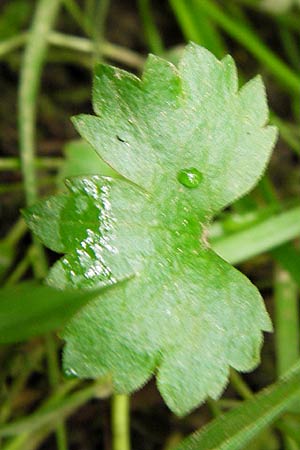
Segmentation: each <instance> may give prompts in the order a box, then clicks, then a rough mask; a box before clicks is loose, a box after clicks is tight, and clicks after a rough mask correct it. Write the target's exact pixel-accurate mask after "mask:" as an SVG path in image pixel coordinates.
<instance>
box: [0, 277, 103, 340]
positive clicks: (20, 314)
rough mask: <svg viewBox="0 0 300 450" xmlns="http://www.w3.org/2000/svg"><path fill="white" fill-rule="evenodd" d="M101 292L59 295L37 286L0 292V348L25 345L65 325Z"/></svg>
mask: <svg viewBox="0 0 300 450" xmlns="http://www.w3.org/2000/svg"><path fill="white" fill-rule="evenodd" d="M97 295H99V291H96V292H92V291H88V292H87V291H81V292H80V291H78V290H76V291H74V290H73V291H70V290H69V291H60V290H57V289H54V288H53V287H49V286H44V285H39V284H38V283H37V282H24V283H21V284H19V285H17V286H10V287H5V288H2V289H1V290H0V344H8V343H12V342H20V341H24V340H26V339H28V338H30V337H33V336H37V335H39V334H43V333H46V332H49V331H53V330H57V329H58V328H60V327H62V326H63V325H65V323H66V322H67V320H68V319H70V317H72V316H73V315H74V314H75V313H76V312H77V311H78V310H79V309H80V308H82V307H83V306H84V305H86V303H87V302H88V301H89V300H91V299H92V298H93V297H95V296H97Z"/></svg>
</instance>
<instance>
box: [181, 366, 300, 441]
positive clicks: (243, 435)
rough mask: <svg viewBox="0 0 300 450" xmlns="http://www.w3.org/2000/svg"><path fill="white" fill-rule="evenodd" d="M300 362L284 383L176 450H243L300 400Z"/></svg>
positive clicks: (227, 414) (217, 420)
mask: <svg viewBox="0 0 300 450" xmlns="http://www.w3.org/2000/svg"><path fill="white" fill-rule="evenodd" d="M299 376H300V362H298V363H297V364H296V365H295V366H294V367H293V369H291V370H290V371H289V372H288V373H287V375H286V376H285V377H283V378H282V380H280V381H278V382H277V383H275V384H273V385H272V386H270V387H269V388H267V389H265V390H263V391H262V392H261V393H259V394H257V395H255V396H254V397H253V398H251V399H250V400H247V401H245V402H243V404H242V405H241V406H239V407H237V408H234V409H233V410H231V411H230V412H228V413H226V414H224V415H221V416H219V417H218V418H217V419H215V420H213V421H212V422H210V423H209V424H208V425H206V426H205V427H204V428H202V429H201V430H200V431H198V432H196V433H194V434H192V435H191V436H190V437H188V438H187V439H185V440H184V441H183V442H182V443H181V444H180V445H179V446H178V447H176V450H199V449H201V450H239V449H244V448H245V445H247V444H248V443H249V442H250V441H251V439H253V438H254V437H256V436H257V435H258V434H259V433H260V432H261V431H262V430H263V429H265V428H266V427H267V426H268V425H270V424H271V423H272V422H274V421H275V420H276V419H278V418H279V417H280V416H281V415H282V413H284V412H285V411H287V410H288V409H289V408H290V407H291V406H292V405H293V404H294V403H295V401H296V402H297V399H298V400H299V396H300V384H299Z"/></svg>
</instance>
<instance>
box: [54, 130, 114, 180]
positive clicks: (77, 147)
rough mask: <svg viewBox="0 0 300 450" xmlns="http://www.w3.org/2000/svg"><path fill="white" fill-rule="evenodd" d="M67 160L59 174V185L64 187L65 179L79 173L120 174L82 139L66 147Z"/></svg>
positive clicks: (112, 175)
mask: <svg viewBox="0 0 300 450" xmlns="http://www.w3.org/2000/svg"><path fill="white" fill-rule="evenodd" d="M64 155H65V161H64V164H63V165H62V168H61V170H60V171H59V174H58V185H59V187H64V180H65V178H68V177H74V176H77V175H106V176H111V177H117V178H118V177H119V175H118V174H117V173H116V172H115V171H114V170H113V169H112V168H111V167H109V166H108V165H107V164H105V162H104V161H102V160H101V159H100V158H99V156H98V155H97V153H96V152H95V150H94V149H93V148H92V147H91V146H90V145H89V144H88V143H87V142H85V141H83V140H82V139H77V140H73V141H70V142H68V143H67V145H66V146H65V147H64Z"/></svg>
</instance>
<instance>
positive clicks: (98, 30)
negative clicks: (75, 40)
mask: <svg viewBox="0 0 300 450" xmlns="http://www.w3.org/2000/svg"><path fill="white" fill-rule="evenodd" d="M109 6H110V0H97V1H96V2H95V11H94V20H93V41H94V42H93V44H94V59H95V62H96V63H97V62H100V61H102V59H103V56H104V55H103V43H104V34H105V23H106V19H107V15H108V11H109Z"/></svg>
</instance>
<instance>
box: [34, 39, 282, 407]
mask: <svg viewBox="0 0 300 450" xmlns="http://www.w3.org/2000/svg"><path fill="white" fill-rule="evenodd" d="M93 103H94V110H95V112H96V114H98V116H79V117H78V118H76V119H74V123H75V124H76V127H77V129H78V130H79V131H80V134H81V135H82V136H83V137H84V138H85V139H87V141H88V142H89V143H90V144H91V145H92V146H93V147H94V148H95V150H96V151H97V153H98V154H99V155H100V156H101V158H102V159H103V160H104V161H105V162H106V163H108V164H109V165H110V166H111V167H113V168H114V169H115V170H116V171H117V172H118V173H119V174H121V175H122V176H123V177H124V178H125V179H123V180H122V179H113V178H109V177H99V176H95V177H89V178H87V177H82V178H77V179H75V178H74V179H71V180H69V181H68V182H67V185H68V189H69V194H65V195H60V196H57V197H52V198H50V199H48V200H47V201H46V202H41V203H39V204H37V205H36V206H34V207H32V208H30V209H29V210H28V211H27V213H26V217H27V222H28V224H29V226H30V227H31V228H32V229H33V230H34V232H35V233H36V234H37V235H38V236H39V237H40V239H41V240H42V241H43V242H44V243H45V244H46V245H48V246H49V247H50V248H52V249H53V250H55V251H59V252H64V253H66V255H65V256H64V257H63V258H62V259H61V260H60V261H59V262H58V263H56V264H55V265H54V267H53V269H52V270H51V273H50V275H49V282H50V283H51V284H53V285H56V286H60V287H63V288H64V287H67V286H73V287H78V288H87V289H91V288H94V287H95V286H105V285H110V284H116V286H115V287H114V289H113V290H111V291H107V292H105V293H104V294H103V295H102V296H101V298H99V300H97V301H95V302H93V304H91V305H88V306H87V307H86V308H84V309H83V310H82V311H81V312H80V314H78V315H77V316H76V318H74V319H73V320H72V321H71V323H70V324H69V325H68V326H67V328H66V330H65V332H64V338H65V340H66V347H65V351H64V366H65V368H66V369H68V370H71V371H72V372H73V373H77V375H78V376H80V377H99V376H102V375H106V374H111V376H112V379H113V383H114V388H115V390H116V392H120V393H128V392H132V391H134V390H136V389H138V388H139V387H141V386H142V385H143V384H144V383H146V382H147V380H148V379H149V378H150V377H151V376H152V375H153V373H156V376H157V383H158V388H159V390H160V392H161V394H162V396H163V397H164V399H165V401H166V403H167V404H168V405H169V407H170V408H171V409H172V410H173V411H174V412H175V413H177V414H179V415H183V414H185V413H187V412H188V411H190V410H191V409H193V408H195V407H196V406H197V405H199V404H200V403H201V402H203V401H204V400H205V399H206V398H207V396H211V397H213V398H217V397H218V396H219V395H220V394H221V392H222V391H223V389H224V387H225V386H226V383H227V379H228V370H229V366H232V367H234V368H236V369H238V370H243V371H248V370H251V369H252V368H253V367H255V366H256V365H257V363H258V361H259V350H260V347H261V344H262V330H265V331H270V330H271V323H270V319H269V317H268V315H267V313H266V311H265V308H264V305H263V302H262V299H261V297H260V294H259V292H258V291H257V289H256V288H255V287H254V286H253V285H252V284H251V283H250V281H249V280H247V278H246V277H245V276H243V275H242V274H241V273H240V272H238V271H237V270H236V269H234V268H233V267H231V266H230V265H229V264H228V263H226V262H225V261H223V260H222V259H221V258H220V257H218V256H217V255H216V254H215V253H214V252H212V251H211V250H210V248H209V245H208V243H207V240H206V235H207V228H208V225H209V223H210V221H211V219H212V217H213V215H214V214H215V213H217V212H219V211H220V210H221V209H222V208H224V207H225V206H227V205H229V204H230V203H232V202H233V201H234V200H235V199H237V198H238V197H240V196H241V195H242V194H244V193H245V192H247V191H249V189H251V188H252V187H253V185H254V184H255V183H256V182H257V180H258V179H259V178H260V177H261V175H262V171H263V169H264V167H265V165H266V164H267V161H268V159H269V156H270V153H271V149H272V147H273V145H274V141H275V138H276V130H275V129H274V128H273V127H266V126H265V123H266V120H267V105H266V98H265V92H264V87H263V84H262V81H261V79H260V78H256V79H254V80H252V81H250V82H249V83H248V84H246V85H245V86H244V87H243V88H242V89H241V90H240V91H238V89H237V76H236V69H235V65H234V63H233V60H232V59H231V58H230V57H226V58H224V59H223V60H222V61H218V60H217V59H216V58H215V57H214V56H213V55H212V54H211V53H209V52H208V51H207V50H205V49H203V48H201V47H198V46H196V45H194V44H190V45H189V46H188V47H187V49H186V51H185V53H184V56H183V58H182V60H181V62H180V64H179V68H178V69H176V68H175V67H174V66H173V65H172V64H170V63H168V62H166V61H164V60H162V59H160V58H157V57H154V56H150V57H149V59H148V61H147V64H146V68H145V72H144V74H143V77H142V79H141V80H140V79H138V78H136V77H135V76H133V75H131V74H128V73H127V72H124V71H122V70H119V69H116V68H113V67H109V66H106V65H99V66H98V67H97V68H96V71H95V81H94V94H93ZM49 224H51V226H49ZM124 277H125V278H130V280H128V281H127V282H125V283H123V284H122V285H120V284H118V280H119V279H120V278H124Z"/></svg>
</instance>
